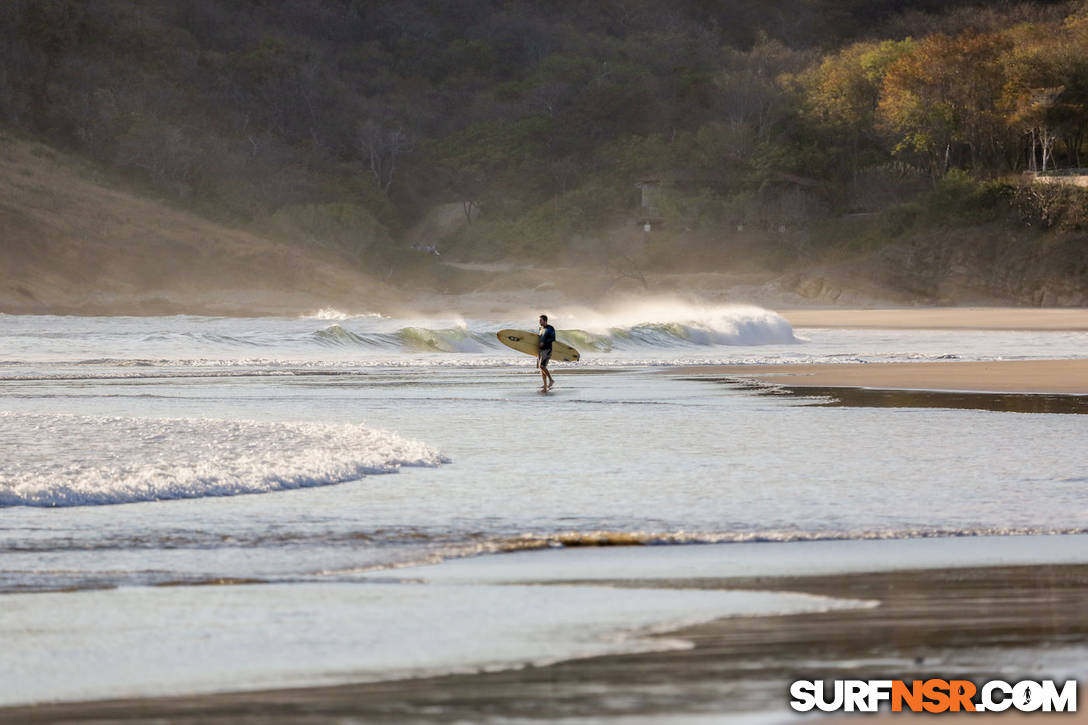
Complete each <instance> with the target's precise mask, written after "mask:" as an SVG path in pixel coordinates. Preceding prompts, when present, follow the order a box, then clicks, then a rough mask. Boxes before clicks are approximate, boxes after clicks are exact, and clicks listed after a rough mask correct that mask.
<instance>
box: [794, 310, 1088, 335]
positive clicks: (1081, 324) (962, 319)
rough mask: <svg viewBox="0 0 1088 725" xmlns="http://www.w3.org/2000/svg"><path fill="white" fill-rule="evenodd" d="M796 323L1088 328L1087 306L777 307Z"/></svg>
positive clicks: (812, 324)
mask: <svg viewBox="0 0 1088 725" xmlns="http://www.w3.org/2000/svg"><path fill="white" fill-rule="evenodd" d="M778 313H779V314H780V315H782V316H783V317H785V318H786V319H787V320H789V322H790V324H791V325H793V326H794V327H859V328H874V329H931V330H967V329H973V330H1067V331H1079V330H1088V309H1084V308H1038V307H922V308H902V309H881V310H845V309H799V310H778Z"/></svg>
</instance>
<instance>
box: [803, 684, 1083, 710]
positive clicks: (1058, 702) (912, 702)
mask: <svg viewBox="0 0 1088 725" xmlns="http://www.w3.org/2000/svg"><path fill="white" fill-rule="evenodd" d="M790 697H792V698H793V699H792V700H790V707H792V708H793V709H794V710H796V711H798V712H809V711H811V710H813V709H816V710H821V711H823V712H839V711H841V712H878V711H879V710H880V709H881V708H882V706H883V705H884V703H887V704H888V705H889V707H890V709H891V711H892V712H929V713H941V712H1004V711H1005V710H1009V709H1010V708H1011V709H1013V710H1019V711H1020V712H1076V711H1077V681H1076V680H1067V681H1066V682H1064V683H1061V684H1060V685H1059V684H1058V683H1056V682H1055V681H1054V680H1041V681H1035V680H1022V681H1020V682H1014V683H1009V682H1005V681H1003V680H990V681H989V682H984V683H982V684H981V685H976V684H975V683H974V682H971V681H970V680H940V679H929V680H912V681H911V682H909V683H908V682H907V681H905V680H826V681H825V680H797V681H796V682H794V683H792V684H791V685H790Z"/></svg>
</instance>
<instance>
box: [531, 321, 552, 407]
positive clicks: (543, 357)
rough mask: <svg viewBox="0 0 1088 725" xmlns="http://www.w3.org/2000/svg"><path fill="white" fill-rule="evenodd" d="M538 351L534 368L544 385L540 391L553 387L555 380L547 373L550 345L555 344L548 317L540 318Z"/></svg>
mask: <svg viewBox="0 0 1088 725" xmlns="http://www.w3.org/2000/svg"><path fill="white" fill-rule="evenodd" d="M537 334H539V335H540V351H539V352H537V354H536V366H537V367H538V368H540V379H541V380H542V381H543V383H544V385H543V387H541V388H540V390H541V391H543V392H547V390H548V389H550V388H554V387H555V380H554V379H553V378H552V374H551V373H550V372H548V361H549V360H551V359H552V343H553V342H555V328H554V327H552V326H551V325H549V324H548V316H547V315H541V316H540V332H539V333H537Z"/></svg>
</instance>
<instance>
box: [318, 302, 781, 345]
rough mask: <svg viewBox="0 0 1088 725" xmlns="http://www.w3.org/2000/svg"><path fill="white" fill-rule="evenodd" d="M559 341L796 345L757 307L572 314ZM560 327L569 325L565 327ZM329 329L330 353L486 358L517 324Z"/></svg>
mask: <svg viewBox="0 0 1088 725" xmlns="http://www.w3.org/2000/svg"><path fill="white" fill-rule="evenodd" d="M557 321H559V322H560V327H559V328H558V329H557V336H558V338H559V339H560V340H561V341H563V342H567V343H569V344H571V345H574V346H575V347H578V348H581V349H582V350H584V351H587V352H597V353H610V352H614V351H633V350H650V349H652V350H662V349H676V348H687V349H691V348H699V347H712V346H719V345H730V346H736V345H783V344H793V343H797V342H800V340H798V338H797V337H796V336H795V335H794V334H793V327H792V326H791V325H790V323H789V322H788V321H786V319H785V318H783V317H782V316H781V315H779V314H777V313H775V312H771V311H770V310H765V309H762V308H759V307H750V306H728V307H716V308H697V307H691V306H675V305H671V306H666V307H662V306H660V305H657V306H653V307H645V308H642V309H634V310H628V311H625V312H624V313H622V314H619V315H608V314H600V313H595V312H594V313H588V312H585V311H578V312H574V311H572V312H571V313H570V314H568V315H565V316H563V317H562V318H558V317H557ZM563 321H566V322H567V323H568V324H566V325H564V324H563ZM339 322H343V323H344V324H339V323H338V324H334V325H330V326H328V327H325V328H323V329H321V330H317V331H316V332H314V333H313V334H312V339H313V340H314V341H316V342H318V343H319V344H321V345H324V346H329V347H363V348H380V349H387V350H400V351H406V352H449V353H486V352H495V351H502V350H505V349H506V348H504V347H503V346H502V345H501V344H500V343H499V342H498V341H497V340H496V338H495V332H496V331H497V330H498V328H499V326H502V327H509V326H511V325H513V326H515V327H516V326H517V325H518V323H516V322H514V323H506V324H500V323H484V322H472V323H468V322H460V323H459V324H457V325H456V326H452V327H437V326H436V327H431V326H428V325H413V326H408V327H401V328H398V329H395V330H388V331H375V330H373V329H363V328H366V327H370V328H372V327H373V326H371V325H367V324H366V323H367V322H368V321H361V322H360V324H359V325H352V324H351V323H350V322H349V321H348V320H347V319H346V318H345V319H343V320H340V321H339Z"/></svg>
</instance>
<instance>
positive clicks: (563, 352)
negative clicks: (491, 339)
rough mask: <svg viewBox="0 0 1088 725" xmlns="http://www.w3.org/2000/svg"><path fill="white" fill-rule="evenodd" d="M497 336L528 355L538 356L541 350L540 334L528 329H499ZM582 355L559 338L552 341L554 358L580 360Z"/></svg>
mask: <svg viewBox="0 0 1088 725" xmlns="http://www.w3.org/2000/svg"><path fill="white" fill-rule="evenodd" d="M496 336H497V337H498V338H499V342H501V343H502V344H503V345H506V346H507V347H511V348H513V349H515V350H517V351H518V352H523V353H525V354H526V355H532V356H533V357H536V354H537V352H538V351H539V350H540V335H538V334H536V333H535V332H528V331H527V330H499V331H498V332H497V333H496ZM581 357H582V355H581V353H579V352H578V351H577V350H575V349H574V348H573V347H571V346H570V345H567V344H566V343H562V342H559V340H556V341H555V342H553V343H552V360H559V361H561V362H578V360H579V359H580V358H581Z"/></svg>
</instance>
